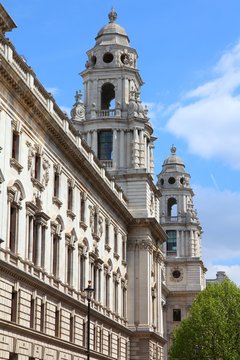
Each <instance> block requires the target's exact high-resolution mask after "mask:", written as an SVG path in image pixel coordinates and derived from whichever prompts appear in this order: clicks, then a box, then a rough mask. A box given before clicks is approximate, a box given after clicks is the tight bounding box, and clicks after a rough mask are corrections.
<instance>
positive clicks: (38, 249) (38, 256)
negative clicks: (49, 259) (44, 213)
mask: <svg viewBox="0 0 240 360" xmlns="http://www.w3.org/2000/svg"><path fill="white" fill-rule="evenodd" d="M41 230H42V227H41V223H40V222H37V239H36V241H37V244H36V259H35V260H36V266H41V250H42V246H41V245H42V231H41Z"/></svg>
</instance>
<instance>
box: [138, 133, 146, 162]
mask: <svg viewBox="0 0 240 360" xmlns="http://www.w3.org/2000/svg"><path fill="white" fill-rule="evenodd" d="M144 155H145V154H144V137H143V130H140V132H139V166H140V167H144Z"/></svg>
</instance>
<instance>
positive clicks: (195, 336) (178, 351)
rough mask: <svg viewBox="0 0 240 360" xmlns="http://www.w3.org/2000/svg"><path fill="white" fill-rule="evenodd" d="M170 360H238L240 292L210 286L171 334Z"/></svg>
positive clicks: (226, 283)
mask: <svg viewBox="0 0 240 360" xmlns="http://www.w3.org/2000/svg"><path fill="white" fill-rule="evenodd" d="M169 359H170V360H240V289H239V288H238V287H237V286H236V285H235V284H234V283H233V282H231V281H230V280H228V279H226V280H224V281H223V282H222V283H215V284H210V285H209V286H207V288H206V289H205V290H204V291H202V292H201V293H200V294H199V295H198V296H197V298H196V300H195V302H194V303H193V305H192V308H191V310H190V312H189V316H188V317H187V318H186V319H185V320H183V321H182V323H181V324H180V326H179V327H177V328H176V329H175V331H174V332H173V343H172V346H171V349H170V352H169Z"/></svg>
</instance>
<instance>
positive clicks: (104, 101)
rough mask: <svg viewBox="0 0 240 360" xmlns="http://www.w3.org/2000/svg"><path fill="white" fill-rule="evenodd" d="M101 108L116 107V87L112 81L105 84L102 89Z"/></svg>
mask: <svg viewBox="0 0 240 360" xmlns="http://www.w3.org/2000/svg"><path fill="white" fill-rule="evenodd" d="M101 109H102V110H110V109H115V88H114V85H113V84H111V83H106V84H103V86H102V91H101Z"/></svg>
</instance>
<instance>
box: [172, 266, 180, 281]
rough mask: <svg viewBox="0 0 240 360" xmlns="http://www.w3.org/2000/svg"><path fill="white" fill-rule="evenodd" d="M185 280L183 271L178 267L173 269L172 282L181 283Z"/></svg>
mask: <svg viewBox="0 0 240 360" xmlns="http://www.w3.org/2000/svg"><path fill="white" fill-rule="evenodd" d="M182 279H183V269H182V268H180V267H178V266H176V267H174V268H172V269H171V280H173V281H176V282H179V281H182Z"/></svg>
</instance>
